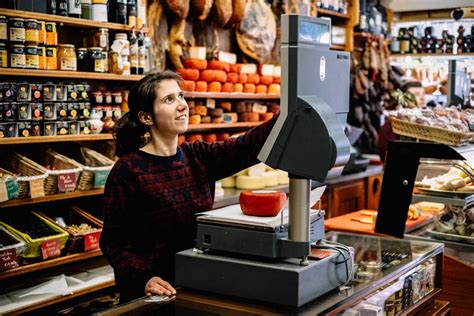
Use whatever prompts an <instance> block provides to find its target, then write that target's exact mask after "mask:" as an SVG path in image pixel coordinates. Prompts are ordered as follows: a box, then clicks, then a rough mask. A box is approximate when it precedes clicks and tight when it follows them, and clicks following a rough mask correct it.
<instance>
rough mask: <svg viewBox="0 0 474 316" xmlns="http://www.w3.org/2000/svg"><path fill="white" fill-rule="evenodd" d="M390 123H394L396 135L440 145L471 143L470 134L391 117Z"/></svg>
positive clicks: (393, 127)
mask: <svg viewBox="0 0 474 316" xmlns="http://www.w3.org/2000/svg"><path fill="white" fill-rule="evenodd" d="M390 121H391V122H392V129H393V132H394V133H395V134H398V135H403V136H409V137H413V138H418V139H423V140H429V141H432V142H436V143H440V144H446V145H451V146H459V145H462V144H464V143H467V142H469V140H470V138H471V136H470V135H469V134H465V133H461V132H454V131H450V130H447V129H443V128H440V127H433V126H426V125H421V124H417V123H413V122H408V121H404V120H400V119H398V118H396V117H390Z"/></svg>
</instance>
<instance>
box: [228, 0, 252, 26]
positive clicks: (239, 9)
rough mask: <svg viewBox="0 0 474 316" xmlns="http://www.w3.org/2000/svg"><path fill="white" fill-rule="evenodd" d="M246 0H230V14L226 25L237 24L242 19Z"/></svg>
mask: <svg viewBox="0 0 474 316" xmlns="http://www.w3.org/2000/svg"><path fill="white" fill-rule="evenodd" d="M246 4H247V1H246V0H232V16H231V18H230V20H229V21H228V22H227V24H226V27H231V26H232V25H234V24H238V23H240V22H241V21H242V19H243V18H244V14H245V5H246Z"/></svg>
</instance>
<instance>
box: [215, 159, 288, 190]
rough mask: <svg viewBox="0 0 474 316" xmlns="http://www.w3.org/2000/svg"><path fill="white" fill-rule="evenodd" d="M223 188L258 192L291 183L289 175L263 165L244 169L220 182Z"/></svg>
mask: <svg viewBox="0 0 474 316" xmlns="http://www.w3.org/2000/svg"><path fill="white" fill-rule="evenodd" d="M220 182H221V183H222V187H223V188H234V187H235V188H237V189H241V190H258V189H264V188H271V187H275V186H277V185H286V184H288V183H289V178H288V173H287V172H285V171H281V170H274V169H272V168H270V167H268V166H266V165H264V164H263V163H259V164H257V165H255V166H252V167H250V168H248V169H244V170H242V171H240V172H239V173H236V174H235V175H233V176H231V177H228V178H225V179H222V180H220Z"/></svg>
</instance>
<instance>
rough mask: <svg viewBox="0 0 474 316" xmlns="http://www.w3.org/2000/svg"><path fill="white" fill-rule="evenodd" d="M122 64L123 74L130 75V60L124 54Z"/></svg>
mask: <svg viewBox="0 0 474 316" xmlns="http://www.w3.org/2000/svg"><path fill="white" fill-rule="evenodd" d="M122 65H123V72H122V75H129V74H130V62H129V61H128V56H122Z"/></svg>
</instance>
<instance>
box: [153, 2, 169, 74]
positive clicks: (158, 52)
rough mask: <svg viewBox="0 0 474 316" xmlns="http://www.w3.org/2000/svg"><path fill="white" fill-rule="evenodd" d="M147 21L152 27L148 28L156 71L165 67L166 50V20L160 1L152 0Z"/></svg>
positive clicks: (167, 43)
mask: <svg viewBox="0 0 474 316" xmlns="http://www.w3.org/2000/svg"><path fill="white" fill-rule="evenodd" d="M148 21H150V25H153V26H154V27H151V28H150V38H151V39H152V47H153V50H152V51H153V61H154V63H155V68H156V70H158V71H163V70H165V69H166V51H167V50H168V45H169V42H168V22H167V21H166V16H165V13H164V8H163V5H161V3H160V1H154V2H153V3H152V4H150V6H149V9H148Z"/></svg>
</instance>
